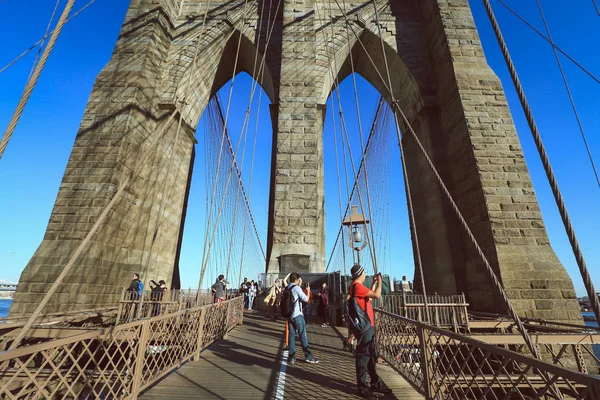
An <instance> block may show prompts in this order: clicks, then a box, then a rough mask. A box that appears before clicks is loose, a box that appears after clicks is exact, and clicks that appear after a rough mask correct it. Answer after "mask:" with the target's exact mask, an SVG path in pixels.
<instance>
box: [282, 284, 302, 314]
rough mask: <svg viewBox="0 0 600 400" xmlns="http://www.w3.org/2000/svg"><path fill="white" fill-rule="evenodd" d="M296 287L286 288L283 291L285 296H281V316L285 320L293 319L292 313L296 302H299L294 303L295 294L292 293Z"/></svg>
mask: <svg viewBox="0 0 600 400" xmlns="http://www.w3.org/2000/svg"><path fill="white" fill-rule="evenodd" d="M294 286H296V285H292V286H289V287H287V288H285V290H284V291H283V294H282V295H281V303H280V307H281V316H282V317H283V318H291V317H292V313H293V312H294V304H295V303H296V301H298V300H296V301H294V294H293V293H292V289H293V288H294Z"/></svg>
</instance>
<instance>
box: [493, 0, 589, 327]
mask: <svg viewBox="0 0 600 400" xmlns="http://www.w3.org/2000/svg"><path fill="white" fill-rule="evenodd" d="M483 4H484V6H485V10H486V12H487V15H488V17H489V19H490V22H491V23H492V28H493V29H494V33H495V35H496V39H497V41H498V44H499V45H500V49H501V50H502V55H503V56H504V61H505V62H506V65H507V66H508V70H509V72H510V76H511V78H512V81H513V84H514V85H515V89H516V91H517V94H518V96H519V100H520V102H521V106H522V107H523V111H524V112H525V117H526V119H527V123H528V124H529V129H530V130H531V135H532V136H533V140H534V142H535V145H536V147H537V150H538V153H539V155H540V158H541V160H542V165H543V166H544V171H545V172H546V176H547V178H548V181H549V182H550V187H551V189H552V194H553V195H554V200H555V201H556V205H557V207H558V211H559V213H560V216H561V218H562V221H563V224H564V226H565V230H566V231H567V236H568V237H569V242H570V244H571V248H572V250H573V254H574V255H575V259H576V260H577V266H578V267H579V272H580V273H581V277H582V278H583V283H584V285H585V288H586V291H587V293H588V297H589V300H590V303H591V306H592V309H593V311H594V315H595V316H596V321H600V303H599V301H598V296H597V294H596V289H595V288H594V284H593V282H592V278H591V276H590V274H589V271H588V269H587V266H586V264H585V259H584V258H583V253H582V251H581V247H580V246H579V241H578V240H577V237H576V235H575V231H574V229H573V224H572V223H571V218H570V217H569V213H568V212H567V207H566V206H565V202H564V199H563V197H562V193H561V191H560V188H559V187H558V182H557V181H556V176H555V175H554V171H553V169H552V165H551V164H550V160H549V158H548V153H547V152H546V148H545V147H544V143H543V142H542V138H541V136H540V132H539V130H538V128H537V124H536V123H535V120H534V118H533V112H532V111H531V108H530V107H529V103H528V102H527V98H526V97H525V91H524V90H523V86H522V85H521V81H520V80H519V76H518V75H517V70H516V68H515V65H514V63H513V61H512V58H511V56H510V53H509V51H508V47H507V45H506V42H505V40H504V37H503V35H502V31H501V30H500V25H498V20H497V19H496V16H495V14H494V11H493V9H492V5H491V4H490V2H489V0H483Z"/></svg>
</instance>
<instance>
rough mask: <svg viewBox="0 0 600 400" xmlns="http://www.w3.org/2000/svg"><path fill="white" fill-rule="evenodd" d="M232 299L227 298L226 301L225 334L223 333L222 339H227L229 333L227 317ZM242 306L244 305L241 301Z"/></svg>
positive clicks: (229, 314) (229, 313)
mask: <svg viewBox="0 0 600 400" xmlns="http://www.w3.org/2000/svg"><path fill="white" fill-rule="evenodd" d="M232 302H233V300H229V301H228V302H227V316H226V317H225V335H223V339H227V334H228V333H229V317H230V316H231V303H232ZM242 307H244V303H242Z"/></svg>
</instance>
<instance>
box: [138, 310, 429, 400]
mask: <svg viewBox="0 0 600 400" xmlns="http://www.w3.org/2000/svg"><path fill="white" fill-rule="evenodd" d="M284 330H285V325H284V323H283V321H281V320H280V321H277V322H272V321H271V320H268V319H266V318H265V317H264V316H263V314H262V313H260V312H257V311H251V312H245V313H244V325H242V326H239V327H237V328H236V329H234V330H233V331H231V332H230V333H229V336H228V338H227V339H226V340H221V341H219V342H217V343H214V344H213V345H212V346H209V347H208V348H207V349H206V350H205V351H203V352H202V354H201V358H200V360H198V361H192V362H188V363H186V364H185V365H183V366H182V367H181V368H180V369H178V370H177V371H175V372H173V373H171V374H169V375H167V376H166V377H165V378H164V379H162V380H161V381H159V382H158V383H157V384H156V385H154V386H153V387H151V388H149V389H148V390H147V391H146V392H145V393H144V394H143V395H142V396H141V397H143V398H144V399H160V400H165V399H226V400H229V399H250V398H252V399H256V398H258V399H261V398H262V399H275V398H276V397H275V393H276V392H277V386H278V382H279V370H280V367H281V357H282V354H283V346H284V342H283V332H284ZM308 340H309V343H310V346H311V350H312V351H313V353H314V354H315V356H316V357H317V358H319V359H320V360H321V363H320V364H316V365H314V364H308V363H305V362H304V361H303V359H302V357H303V355H302V349H301V347H300V343H299V342H298V341H297V344H296V346H297V349H298V350H297V351H298V354H297V356H298V361H297V362H296V364H295V365H293V366H288V367H287V369H286V376H285V386H284V396H283V398H285V399H302V400H306V399H310V398H319V399H358V398H359V397H357V396H356V375H355V370H354V356H353V355H352V354H350V353H348V352H342V350H341V344H342V342H341V339H340V335H339V333H338V332H337V331H336V330H334V329H332V328H330V327H327V328H322V327H321V326H320V325H318V324H309V325H308ZM378 368H379V369H378V371H379V372H380V374H381V376H382V378H383V379H384V381H385V382H386V383H387V384H388V385H389V386H390V387H391V388H392V389H393V390H394V394H393V395H389V396H385V397H380V398H381V399H382V400H383V399H403V400H404V399H422V397H421V396H420V395H418V394H417V393H416V392H415V391H414V390H413V389H412V388H411V387H410V386H409V385H408V383H406V381H404V379H402V378H401V377H400V376H399V375H398V374H396V373H395V372H394V371H392V370H391V368H389V367H386V366H383V365H380V366H378Z"/></svg>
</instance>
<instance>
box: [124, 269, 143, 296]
mask: <svg viewBox="0 0 600 400" xmlns="http://www.w3.org/2000/svg"><path fill="white" fill-rule="evenodd" d="M131 278H132V279H131V283H130V284H129V287H128V288H127V291H128V292H130V293H131V295H130V296H131V300H137V299H139V298H140V297H141V296H142V292H143V291H144V284H143V283H142V281H140V274H138V273H134V274H133V275H132V277H131Z"/></svg>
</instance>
